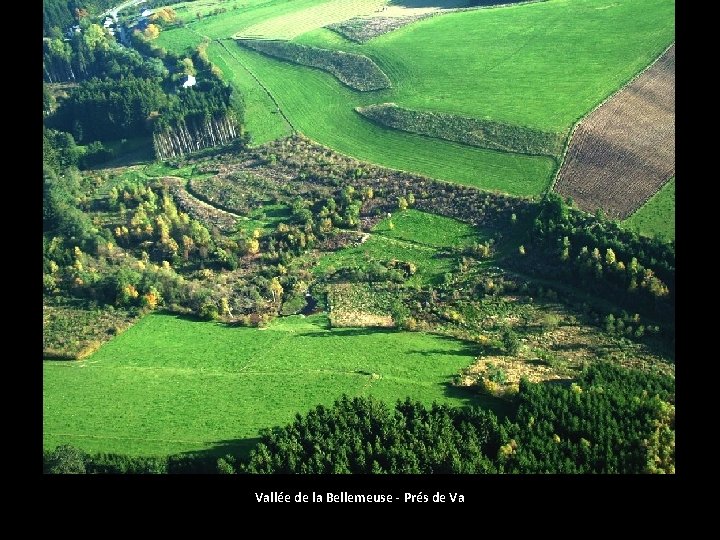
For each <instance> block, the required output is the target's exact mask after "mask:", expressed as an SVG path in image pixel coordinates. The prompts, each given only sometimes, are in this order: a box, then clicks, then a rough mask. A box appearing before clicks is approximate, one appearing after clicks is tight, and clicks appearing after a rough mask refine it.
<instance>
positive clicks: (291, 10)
mask: <svg viewBox="0 0 720 540" xmlns="http://www.w3.org/2000/svg"><path fill="white" fill-rule="evenodd" d="M373 3H374V2H373V1H371V0H368V2H364V3H361V4H363V5H362V6H361V5H360V4H357V5H354V6H353V4H354V3H352V2H343V1H341V0H331V1H329V2H328V1H326V2H321V1H318V0H315V1H311V0H296V1H294V2H287V1H282V0H270V1H265V2H251V3H249V4H248V5H247V6H246V7H245V8H244V9H231V10H229V11H228V12H227V13H223V14H221V15H217V16H211V17H204V18H202V19H200V20H191V21H190V22H188V24H187V26H186V27H185V28H178V29H173V30H169V31H166V32H163V33H162V34H161V36H160V38H159V39H158V43H159V44H160V45H163V46H165V47H168V48H171V49H174V50H183V49H185V48H186V47H188V46H192V45H195V44H197V43H199V42H200V40H201V39H202V37H203V36H206V37H208V38H210V39H214V40H217V39H226V38H229V37H231V36H233V35H236V34H238V33H239V34H243V33H246V34H252V33H255V34H258V33H259V34H262V35H263V36H266V37H276V38H282V37H291V36H289V35H286V34H288V32H290V33H291V34H292V35H293V36H296V35H299V37H297V38H296V40H297V41H298V42H300V43H306V44H312V45H316V46H320V47H328V48H334V49H341V50H345V51H348V52H357V53H361V54H365V55H367V56H368V57H370V58H372V59H373V60H374V61H375V62H377V63H378V65H379V66H380V67H381V69H382V70H383V71H384V72H385V73H387V75H388V76H389V77H390V79H391V81H392V84H393V88H392V89H389V90H384V91H377V92H371V93H369V94H370V95H367V94H366V95H363V94H361V93H359V92H355V91H352V90H350V89H348V88H345V87H343V86H342V85H341V84H340V83H339V82H337V81H336V80H334V79H333V78H332V77H331V76H330V75H327V74H325V73H321V72H319V71H318V70H315V69H311V68H307V67H302V66H297V65H293V64H291V63H288V62H283V61H279V60H277V59H273V58H268V57H266V56H263V55H260V54H258V53H255V52H252V51H248V50H244V49H242V48H241V47H237V46H233V43H232V42H231V41H226V42H225V45H226V46H227V48H228V49H229V50H230V52H228V51H226V50H222V49H221V48H220V47H219V46H217V45H216V44H213V47H211V49H210V51H209V53H210V57H211V59H212V61H213V62H215V63H216V64H218V65H219V66H220V68H221V69H223V71H224V72H225V74H226V78H227V79H228V80H229V81H230V82H231V83H232V84H233V85H235V87H236V88H238V90H240V91H241V92H242V93H243V94H244V95H245V96H246V104H247V114H246V120H247V124H248V130H249V131H250V133H251V135H253V142H254V143H255V144H260V143H263V142H266V141H268V140H272V139H274V138H277V137H281V136H283V135H286V134H287V133H288V132H289V131H290V129H291V128H290V126H288V123H287V122H286V121H285V119H284V118H283V117H282V115H281V114H280V113H279V111H278V110H277V106H276V105H275V103H274V102H273V100H272V99H271V97H270V96H271V95H272V96H273V97H274V99H275V100H276V101H277V103H278V104H279V106H280V109H281V110H282V112H283V113H284V114H285V115H286V116H287V118H288V119H289V122H290V124H292V126H293V127H294V128H295V129H297V130H299V131H300V132H302V133H304V134H305V135H307V136H309V137H310V138H312V139H315V140H316V141H318V142H320V143H321V144H324V145H327V146H329V147H331V148H333V149H335V150H337V151H339V152H341V153H344V154H348V155H351V156H354V157H357V158H359V159H362V160H366V161H369V162H372V163H377V164H380V165H385V166H388V167H392V168H396V169H401V170H406V171H410V172H417V173H421V174H425V175H428V176H431V177H435V178H439V179H442V180H449V181H453V182H458V183H462V184H466V185H473V186H477V187H481V188H483V189H488V190H498V191H505V192H508V193H512V194H517V195H535V194H539V193H541V192H543V191H544V190H545V189H546V188H547V187H548V185H549V183H550V178H551V176H552V173H553V172H554V169H555V166H556V164H555V162H554V161H553V160H552V159H550V158H547V157H530V156H521V155H517V154H511V153H502V152H494V151H489V150H484V149H479V148H472V147H468V146H465V145H462V144H458V143H451V142H448V141H442V140H439V139H434V138H430V137H424V136H419V135H414V134H410V133H403V132H399V131H395V130H392V129H387V128H383V127H380V126H377V125H375V124H373V123H372V122H370V121H368V120H366V119H364V118H362V117H360V116H359V115H358V114H357V113H356V112H355V111H354V108H355V107H357V106H364V105H370V104H373V103H380V102H394V103H398V104H399V105H401V106H404V107H410V108H413V107H415V108H418V109H422V110H436V111H442V112H448V113H456V114H465V115H468V116H472V117H476V118H483V119H490V120H497V121H503V122H509V123H512V124H517V125H521V126H528V127H532V128H536V129H542V130H545V131H549V132H558V133H565V132H567V131H568V130H569V129H570V127H571V126H572V125H573V123H574V122H575V121H576V120H577V119H579V118H580V117H582V116H583V115H584V114H586V113H587V112H588V111H589V110H591V109H592V108H593V107H594V106H595V105H596V104H597V103H599V102H600V101H602V100H603V99H604V98H605V97H607V96H608V95H609V94H611V93H612V92H613V91H615V90H616V89H617V88H618V87H619V86H620V85H622V84H623V83H624V82H625V81H627V80H628V79H630V78H631V77H632V76H633V75H634V74H635V73H636V72H637V71H638V70H640V69H642V68H643V67H644V66H645V65H647V64H648V63H649V62H650V61H652V60H653V59H654V58H655V57H656V56H657V55H658V54H659V53H660V52H661V51H662V50H663V49H664V48H665V47H666V46H667V44H668V43H669V42H671V41H672V40H673V39H674V33H675V29H674V24H673V19H674V9H675V6H674V1H672V0H645V1H643V2H636V1H631V0H619V1H616V2H608V1H607V0H549V1H547V2H540V3H536V4H527V5H520V6H510V7H502V8H494V9H481V10H476V11H467V12H461V13H449V14H445V15H442V16H436V17H432V18H429V19H425V20H423V21H420V22H417V23H415V24H411V25H408V26H406V27H404V28H402V29H399V30H396V31H394V32H390V33H388V34H385V35H383V36H380V37H378V38H376V39H374V40H371V41H370V42H368V43H366V44H364V45H358V44H355V43H351V42H349V41H347V40H345V39H343V38H342V37H340V36H338V35H337V34H335V33H334V32H331V31H329V30H326V29H322V28H318V26H320V23H321V22H324V20H325V18H328V17H330V18H333V19H337V20H340V19H341V18H342V17H341V15H342V16H345V15H344V11H343V10H349V11H348V14H349V13H350V11H353V10H360V11H362V10H366V9H368V7H369V6H370V4H373ZM365 4H368V5H367V6H365ZM331 8H332V9H331ZM313 14H314V15H313ZM311 15H312V16H311ZM307 30H309V31H307ZM302 32H305V33H304V34H302ZM300 34H302V35H300ZM588 36H592V39H588ZM248 70H249V71H248ZM250 73H252V74H254V75H255V76H256V77H257V79H258V80H259V81H260V82H258V81H256V80H255V79H254V78H253V77H252V76H251V75H250Z"/></svg>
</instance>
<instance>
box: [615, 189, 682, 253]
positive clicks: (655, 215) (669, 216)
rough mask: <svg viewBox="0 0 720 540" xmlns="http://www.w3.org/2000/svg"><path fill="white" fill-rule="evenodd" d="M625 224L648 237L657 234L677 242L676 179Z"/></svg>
mask: <svg viewBox="0 0 720 540" xmlns="http://www.w3.org/2000/svg"><path fill="white" fill-rule="evenodd" d="M624 224H625V225H626V226H627V227H629V228H630V229H633V230H636V231H638V232H640V233H641V234H644V235H647V236H654V235H656V234H657V235H660V236H662V237H664V238H667V239H669V240H675V178H674V177H673V178H672V179H671V180H669V181H668V182H667V183H666V184H665V185H664V186H663V187H662V188H661V189H660V191H658V192H657V193H656V194H655V195H653V197H652V198H651V199H650V200H649V201H648V202H646V203H645V204H644V205H643V206H641V207H640V208H639V209H638V211H637V212H635V213H634V214H633V215H632V216H630V217H629V218H628V219H626V220H625V221H624Z"/></svg>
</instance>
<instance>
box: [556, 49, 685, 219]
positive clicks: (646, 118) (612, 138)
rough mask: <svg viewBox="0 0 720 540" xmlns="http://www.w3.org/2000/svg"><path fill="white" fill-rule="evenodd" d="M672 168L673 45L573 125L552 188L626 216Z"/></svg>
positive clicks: (580, 203) (593, 207)
mask: <svg viewBox="0 0 720 540" xmlns="http://www.w3.org/2000/svg"><path fill="white" fill-rule="evenodd" d="M674 174H675V46H674V45H673V46H672V47H670V49H668V51H667V52H666V53H665V54H663V56H662V57H661V58H660V59H659V60H658V61H657V62H656V63H655V64H653V66H652V67H650V68H649V69H648V70H647V71H645V72H644V73H643V74H642V75H641V76H640V77H638V78H637V79H636V80H635V81H633V82H632V84H630V85H629V86H628V87H627V88H625V89H624V90H622V91H621V92H619V93H618V94H617V95H615V96H613V98H612V99H610V100H609V101H607V102H606V103H604V104H603V105H602V106H601V107H599V108H598V109H597V110H595V111H594V112H593V113H592V114H591V115H590V116H588V117H587V118H586V119H585V120H583V121H582V123H581V124H580V125H579V126H578V128H577V130H576V131H575V134H574V135H573V138H572V142H571V144H570V147H569V148H568V152H567V156H566V158H565V162H564V163H563V166H562V169H561V170H560V174H559V175H558V180H557V184H556V186H555V190H556V191H557V192H558V193H560V194H561V195H563V196H565V197H572V198H573V200H574V201H575V202H576V204H577V205H578V207H580V208H582V209H583V210H587V211H588V212H593V211H595V210H596V209H598V208H601V209H602V210H603V211H605V213H606V214H607V215H608V216H610V217H613V218H619V219H625V218H627V217H628V216H629V215H630V214H632V213H633V212H634V211H635V210H637V209H638V208H639V207H640V206H641V205H642V204H643V203H645V202H646V201H647V200H648V199H649V198H650V197H652V196H653V195H654V194H655V193H657V192H658V190H660V188H661V187H662V186H663V184H664V183H665V182H667V180H668V179H669V178H670V177H672V176H673V175H674Z"/></svg>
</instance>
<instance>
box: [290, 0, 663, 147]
mask: <svg viewBox="0 0 720 540" xmlns="http://www.w3.org/2000/svg"><path fill="white" fill-rule="evenodd" d="M608 4H609V2H606V1H603V0H549V1H547V2H537V3H531V4H525V5H514V6H508V7H504V8H502V9H479V10H472V11H467V12H461V13H448V14H443V15H442V16H438V17H432V18H429V19H425V20H422V21H420V22H417V23H415V24H412V25H410V26H407V27H404V28H401V29H399V30H396V31H395V32H391V33H389V34H385V35H383V36H380V37H378V38H376V39H374V40H372V41H370V42H368V43H365V44H364V45H358V44H355V43H352V42H348V41H346V40H344V39H342V38H340V37H339V36H337V34H335V33H333V32H331V31H328V30H322V31H314V32H312V33H309V34H305V35H303V36H300V37H299V38H297V41H298V42H301V43H305V44H309V45H316V46H319V47H327V48H339V49H343V50H347V51H352V52H361V53H363V54H366V55H367V56H369V57H371V58H372V59H373V60H374V61H375V62H376V63H377V64H378V65H379V66H380V68H381V69H382V70H383V71H384V72H385V73H386V74H387V75H388V77H390V79H391V80H392V82H393V85H394V86H393V92H392V93H391V94H390V95H389V96H388V99H386V101H388V102H390V101H391V102H394V103H397V104H399V105H400V106H402V107H405V108H409V109H418V110H432V111H438V112H446V113H452V114H460V115H464V116H470V117H478V118H487V119H490V120H494V121H498V122H504V123H508V124H514V125H522V126H527V127H531V128H534V129H539V130H542V131H547V132H551V133H556V132H568V131H569V130H570V128H571V127H572V126H573V125H574V124H575V123H576V122H577V121H578V120H579V119H581V118H582V117H584V116H585V115H586V114H587V113H588V111H590V110H592V109H593V108H594V107H596V106H597V105H598V104H599V103H601V102H602V101H603V100H604V99H606V98H607V96H608V95H611V94H612V93H613V92H615V91H616V90H617V89H618V88H620V87H622V85H623V84H625V83H626V82H627V81H628V80H630V79H632V77H634V76H635V74H636V73H637V72H638V71H639V70H641V69H643V68H644V67H645V66H647V65H648V64H649V63H650V62H652V60H653V59H655V58H656V57H657V56H658V55H660V54H661V53H662V51H663V50H665V48H667V46H668V45H669V44H670V43H671V42H672V41H673V40H674V33H675V31H674V2H673V1H672V0H646V1H644V2H633V1H628V0H620V1H615V2H612V5H611V6H610V7H608ZM588 36H593V37H592V39H588Z"/></svg>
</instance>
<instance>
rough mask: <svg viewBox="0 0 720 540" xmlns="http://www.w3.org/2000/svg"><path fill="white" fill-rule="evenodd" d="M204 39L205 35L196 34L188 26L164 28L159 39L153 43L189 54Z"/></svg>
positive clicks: (179, 52)
mask: <svg viewBox="0 0 720 540" xmlns="http://www.w3.org/2000/svg"><path fill="white" fill-rule="evenodd" d="M202 41H203V37H202V36H201V35H199V34H196V33H195V32H193V31H192V30H190V27H187V28H171V29H170V30H163V31H162V32H160V35H159V36H158V37H157V39H155V40H154V41H153V44H154V45H157V46H158V47H162V48H163V49H167V50H169V51H173V52H176V53H178V54H187V53H191V52H192V51H194V50H195V49H197V46H198V45H200V43H202Z"/></svg>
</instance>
